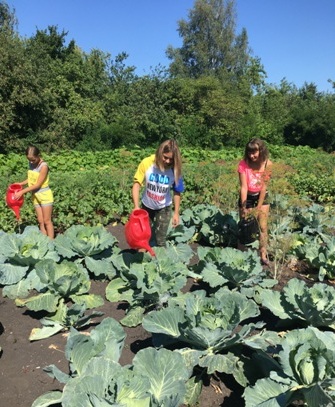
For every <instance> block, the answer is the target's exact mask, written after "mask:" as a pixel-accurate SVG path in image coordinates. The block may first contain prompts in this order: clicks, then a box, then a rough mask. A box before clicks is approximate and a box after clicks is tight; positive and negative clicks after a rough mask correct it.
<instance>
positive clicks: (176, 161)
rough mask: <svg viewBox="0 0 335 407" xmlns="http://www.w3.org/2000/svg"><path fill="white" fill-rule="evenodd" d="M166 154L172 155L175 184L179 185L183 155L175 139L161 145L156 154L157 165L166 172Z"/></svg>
mask: <svg viewBox="0 0 335 407" xmlns="http://www.w3.org/2000/svg"><path fill="white" fill-rule="evenodd" d="M164 153H172V158H173V172H174V178H175V183H176V184H178V180H179V178H180V177H181V155H180V151H179V147H178V143H177V141H176V140H174V139H169V140H166V141H163V143H161V144H160V145H159V147H158V148H157V150H156V154H155V163H156V165H157V167H158V168H159V169H160V170H161V171H164V162H163V154H164Z"/></svg>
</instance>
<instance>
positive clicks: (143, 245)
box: [125, 209, 155, 256]
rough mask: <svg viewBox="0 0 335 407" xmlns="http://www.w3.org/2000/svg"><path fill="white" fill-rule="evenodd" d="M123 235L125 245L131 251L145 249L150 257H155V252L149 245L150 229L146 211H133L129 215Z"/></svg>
mask: <svg viewBox="0 0 335 407" xmlns="http://www.w3.org/2000/svg"><path fill="white" fill-rule="evenodd" d="M125 235H126V240H127V243H128V245H129V246H130V247H131V248H132V249H137V250H138V249H145V250H147V251H148V252H149V253H150V254H151V256H155V252H154V251H153V249H152V248H151V246H150V244H149V241H150V237H151V227H150V220H149V214H148V212H147V211H145V210H144V209H135V210H134V211H133V212H132V213H131V215H130V217H129V221H128V222H127V223H126V225H125Z"/></svg>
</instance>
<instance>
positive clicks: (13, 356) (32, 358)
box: [0, 224, 297, 407]
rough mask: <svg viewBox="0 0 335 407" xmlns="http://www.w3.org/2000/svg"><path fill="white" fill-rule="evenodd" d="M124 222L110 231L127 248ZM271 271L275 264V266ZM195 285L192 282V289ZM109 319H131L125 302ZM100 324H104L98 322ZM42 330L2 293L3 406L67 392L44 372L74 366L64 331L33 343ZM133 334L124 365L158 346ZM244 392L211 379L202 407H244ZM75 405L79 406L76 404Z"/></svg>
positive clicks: (98, 286)
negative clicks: (66, 351)
mask: <svg viewBox="0 0 335 407" xmlns="http://www.w3.org/2000/svg"><path fill="white" fill-rule="evenodd" d="M123 229H124V227H123V225H122V224H117V225H115V226H110V227H108V230H109V231H110V232H111V233H112V234H113V235H114V236H115V237H116V238H117V239H118V242H119V247H120V248H121V249H122V250H123V249H127V248H128V246H127V243H126V241H125V237H124V230H123ZM270 268H271V265H270ZM296 275H297V273H296V271H295V270H294V268H293V269H292V268H287V269H286V270H285V272H282V273H281V276H280V277H281V278H280V284H279V285H278V287H276V289H281V287H282V286H283V285H285V284H286V282H287V280H289V279H290V278H292V277H295V276H296ZM193 284H197V283H195V282H194V281H193V280H191V279H190V280H189V283H188V287H187V288H188V289H190V288H191V286H192V285H193ZM106 285H107V283H102V282H94V281H92V288H91V291H92V292H93V293H96V294H100V295H102V296H103V297H104V296H105V288H106ZM99 310H100V311H102V312H104V316H103V317H102V318H105V317H113V318H115V319H116V320H118V321H119V320H120V319H121V318H123V317H124V315H125V310H126V307H125V304H122V303H110V302H108V301H105V304H104V305H103V306H102V307H100V308H99ZM96 321H97V322H99V320H98V319H97V320H96ZM36 327H40V323H39V320H38V319H35V318H34V316H33V315H32V314H31V313H29V311H27V310H26V309H24V308H18V307H16V305H15V303H14V301H13V300H11V299H8V298H6V297H3V296H2V289H1V295H0V347H1V348H2V351H1V357H0V406H3V407H5V406H8V407H31V405H32V403H33V401H34V400H35V399H36V398H37V397H38V396H40V395H41V394H44V393H46V392H47V391H51V390H57V389H62V385H61V384H60V383H58V381H57V380H54V379H52V378H50V377H49V376H48V375H47V374H46V373H45V372H44V371H43V368H44V367H46V366H48V365H51V364H54V365H56V366H57V367H58V368H59V369H61V370H62V371H64V372H68V371H69V370H68V363H67V360H66V358H65V356H64V349H65V345H66V334H65V333H59V334H57V335H54V336H53V337H51V338H48V339H44V340H41V341H33V342H30V341H29V339H28V338H29V335H30V333H31V330H32V329H33V328H36ZM124 330H125V332H126V334H127V337H126V344H125V347H124V349H123V352H122V356H121V359H120V364H121V365H125V364H130V363H131V362H132V359H133V357H134V355H135V354H136V352H138V351H139V350H140V349H142V348H144V347H148V346H152V343H151V335H150V334H149V333H148V332H146V331H145V330H144V329H143V328H142V327H141V326H138V327H136V328H127V327H124ZM242 392H243V389H242V388H240V387H239V386H238V385H237V384H236V383H235V382H234V381H233V379H232V377H231V376H225V375H219V376H211V377H210V378H208V380H207V381H205V386H204V387H203V391H202V394H201V398H200V401H199V404H198V406H199V407H207V406H211V407H219V406H224V407H242V406H243V405H244V401H243V398H242ZM73 407H75V406H73Z"/></svg>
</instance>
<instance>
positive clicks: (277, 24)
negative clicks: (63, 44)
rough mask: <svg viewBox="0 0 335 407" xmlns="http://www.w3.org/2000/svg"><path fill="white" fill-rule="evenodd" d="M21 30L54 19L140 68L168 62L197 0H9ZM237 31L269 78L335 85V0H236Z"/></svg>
mask: <svg viewBox="0 0 335 407" xmlns="http://www.w3.org/2000/svg"><path fill="white" fill-rule="evenodd" d="M7 3H8V4H9V5H10V6H11V7H14V8H15V14H16V16H17V18H18V22H19V25H18V31H19V34H20V35H21V36H23V37H30V36H32V35H33V34H34V33H35V32H36V29H40V30H44V29H46V28H47V27H48V26H49V25H56V26H58V29H59V31H62V30H63V29H64V31H67V32H68V35H67V39H68V40H71V39H74V40H75V41H76V44H77V45H78V46H79V47H80V48H81V49H82V50H84V51H85V52H90V51H91V49H93V48H98V49H100V50H102V51H104V52H108V53H110V54H111V56H112V58H113V57H115V56H116V55H117V54H118V53H120V52H122V51H125V52H127V54H128V55H129V57H128V59H127V61H126V63H127V64H128V65H134V66H136V67H137V73H138V74H140V75H142V74H146V73H149V72H150V68H151V67H155V66H157V65H159V64H161V65H165V66H168V64H169V60H168V59H167V58H166V56H165V51H166V48H167V46H168V45H172V46H174V47H179V46H181V43H182V42H181V41H182V40H181V38H180V37H179V35H178V32H177V28H178V24H177V22H178V20H180V19H186V20H187V18H188V12H189V10H190V9H191V8H192V7H193V4H194V0H95V1H92V0H7ZM236 12H237V18H236V22H237V31H236V32H237V33H239V32H240V30H241V28H242V27H244V28H246V30H247V32H248V36H249V45H250V47H251V48H252V50H253V55H254V56H257V57H259V58H260V60H261V62H262V63H263V65H264V68H265V71H266V72H267V75H268V78H267V82H268V83H272V84H276V85H279V83H280V81H281V80H282V79H283V78H286V80H287V81H288V82H290V83H292V84H295V85H296V86H298V87H301V86H302V85H303V84H304V82H308V83H310V82H313V83H315V84H316V85H317V88H318V90H319V91H332V92H333V90H332V87H331V84H329V83H328V82H327V80H328V79H332V80H333V81H335V0H236Z"/></svg>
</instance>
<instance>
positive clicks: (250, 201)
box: [238, 192, 269, 209]
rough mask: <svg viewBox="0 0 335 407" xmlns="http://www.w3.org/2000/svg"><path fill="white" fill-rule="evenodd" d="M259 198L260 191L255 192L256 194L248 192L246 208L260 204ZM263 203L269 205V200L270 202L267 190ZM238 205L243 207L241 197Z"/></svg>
mask: <svg viewBox="0 0 335 407" xmlns="http://www.w3.org/2000/svg"><path fill="white" fill-rule="evenodd" d="M258 199H259V192H258V193H255V194H248V195H247V204H246V208H247V209H250V208H256V206H257V205H258ZM263 205H269V202H268V193H267V192H266V194H265V198H264V202H263ZM238 207H239V208H242V203H241V198H240V199H239V200H238Z"/></svg>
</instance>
